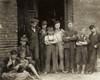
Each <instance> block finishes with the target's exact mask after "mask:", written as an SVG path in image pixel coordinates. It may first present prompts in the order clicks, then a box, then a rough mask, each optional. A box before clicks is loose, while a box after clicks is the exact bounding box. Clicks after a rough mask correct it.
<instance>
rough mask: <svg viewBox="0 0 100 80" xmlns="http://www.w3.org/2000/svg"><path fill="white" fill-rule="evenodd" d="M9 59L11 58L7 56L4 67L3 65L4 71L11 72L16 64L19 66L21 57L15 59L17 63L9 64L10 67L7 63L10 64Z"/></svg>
mask: <svg viewBox="0 0 100 80" xmlns="http://www.w3.org/2000/svg"><path fill="white" fill-rule="evenodd" d="M9 60H10V58H9V57H7V58H5V59H4V61H3V62H4V67H3V69H2V73H3V72H10V71H11V70H13V68H14V67H15V66H17V65H18V64H19V63H20V61H19V59H15V63H14V64H13V63H12V64H11V65H9V66H8V67H7V64H8V62H9Z"/></svg>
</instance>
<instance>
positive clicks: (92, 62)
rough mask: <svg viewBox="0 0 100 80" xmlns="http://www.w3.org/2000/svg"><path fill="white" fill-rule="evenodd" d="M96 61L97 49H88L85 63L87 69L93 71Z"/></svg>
mask: <svg viewBox="0 0 100 80" xmlns="http://www.w3.org/2000/svg"><path fill="white" fill-rule="evenodd" d="M96 62H97V50H96V49H94V48H91V49H89V60H88V64H87V69H86V70H87V71H88V72H94V71H95V69H96Z"/></svg>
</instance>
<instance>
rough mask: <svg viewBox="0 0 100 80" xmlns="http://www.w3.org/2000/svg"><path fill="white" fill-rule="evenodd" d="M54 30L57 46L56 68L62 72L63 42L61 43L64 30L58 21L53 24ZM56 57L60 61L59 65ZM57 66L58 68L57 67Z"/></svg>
mask: <svg viewBox="0 0 100 80" xmlns="http://www.w3.org/2000/svg"><path fill="white" fill-rule="evenodd" d="M54 28H55V32H54V35H55V36H56V38H57V45H56V67H57V69H58V67H59V69H60V70H61V71H62V72H64V63H63V61H64V55H63V44H64V43H63V41H62V37H63V35H64V30H63V29H61V24H60V22H59V21H56V22H55V25H54ZM58 57H59V60H60V63H59V64H58ZM58 65H59V66H58Z"/></svg>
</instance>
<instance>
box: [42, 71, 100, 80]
mask: <svg viewBox="0 0 100 80" xmlns="http://www.w3.org/2000/svg"><path fill="white" fill-rule="evenodd" d="M40 76H41V78H42V80H100V72H97V73H93V74H84V75H83V74H71V73H67V74H64V73H57V74H53V73H51V74H47V75H44V74H41V75H40Z"/></svg>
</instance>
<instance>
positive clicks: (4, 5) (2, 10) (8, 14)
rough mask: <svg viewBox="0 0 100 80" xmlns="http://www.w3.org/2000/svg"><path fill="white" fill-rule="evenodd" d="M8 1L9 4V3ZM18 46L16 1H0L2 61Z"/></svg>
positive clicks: (0, 50)
mask: <svg viewBox="0 0 100 80" xmlns="http://www.w3.org/2000/svg"><path fill="white" fill-rule="evenodd" d="M7 1H8V2H7ZM16 46H17V3H16V0H0V61H1V60H3V59H4V57H6V56H7V53H8V52H9V51H10V50H12V49H14V48H16Z"/></svg>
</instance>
